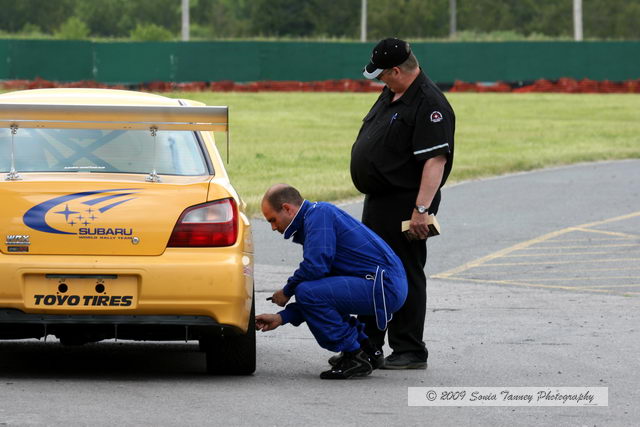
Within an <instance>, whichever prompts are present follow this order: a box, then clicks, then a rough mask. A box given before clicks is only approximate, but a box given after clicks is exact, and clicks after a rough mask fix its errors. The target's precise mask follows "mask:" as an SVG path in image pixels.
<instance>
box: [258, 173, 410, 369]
mask: <svg viewBox="0 0 640 427" xmlns="http://www.w3.org/2000/svg"><path fill="white" fill-rule="evenodd" d="M262 213H263V214H264V217H265V218H266V219H267V221H269V223H270V224H271V229H272V230H274V231H275V230H277V231H278V232H280V233H282V234H284V238H285V239H289V238H291V237H293V242H294V243H299V244H301V245H303V256H304V259H303V261H302V262H301V263H300V266H299V267H298V269H297V270H296V271H295V272H294V273H293V276H291V277H289V279H288V280H287V284H286V285H285V286H284V288H283V289H281V290H279V291H276V292H275V293H274V294H273V296H272V297H271V299H272V301H273V302H274V303H275V304H278V305H279V306H281V307H284V306H285V305H286V308H285V309H284V310H282V311H280V312H279V313H277V314H260V315H258V316H256V329H261V330H262V331H263V332H264V331H270V330H272V329H275V328H277V327H278V326H280V325H284V324H286V323H291V324H292V325H294V326H299V325H300V324H301V323H302V322H305V321H306V322H307V325H308V326H309V329H310V330H311V333H312V334H313V336H314V337H315V338H316V341H317V342H318V344H320V346H321V347H323V348H326V349H327V350H330V351H335V352H341V354H340V355H339V356H334V357H333V358H332V362H330V363H331V365H332V367H331V368H330V369H329V370H327V371H324V372H322V373H321V374H320V378H322V379H347V378H351V377H358V376H366V375H369V374H370V373H371V371H372V370H373V369H375V368H376V367H377V364H376V354H375V350H374V349H373V348H372V346H371V344H370V343H369V340H368V339H367V336H366V334H365V333H364V332H363V329H364V327H363V325H362V324H361V323H360V322H359V321H358V319H357V318H355V317H352V316H350V315H351V314H367V315H369V316H371V318H372V319H373V321H374V325H373V326H374V327H377V328H380V329H381V330H384V329H385V328H386V325H387V322H388V321H389V320H390V319H391V317H392V314H393V313H394V312H395V311H397V310H398V309H399V308H400V307H401V306H402V304H403V303H404V300H405V298H406V295H407V279H406V276H405V273H404V268H403V267H402V263H401V262H400V260H399V259H398V257H397V256H396V255H395V254H394V253H393V251H392V250H391V248H389V246H388V245H387V244H386V243H385V242H384V241H383V240H382V239H380V237H378V236H377V235H376V234H375V233H373V232H372V231H371V230H369V229H368V228H367V227H365V226H364V225H363V224H362V223H361V222H359V221H357V220H356V219H354V218H353V217H351V216H350V215H349V214H347V213H346V212H344V211H343V210H341V209H338V208H337V207H335V206H333V205H331V204H329V203H322V202H315V203H312V202H309V201H308V200H304V199H303V198H302V196H300V193H299V192H298V190H296V189H295V188H293V187H291V186H289V185H286V184H277V185H274V186H273V187H271V188H270V189H269V190H268V191H267V192H266V194H265V195H264V198H263V199H262ZM294 295H295V297H296V302H294V303H289V304H287V303H288V302H289V299H290V298H291V297H292V296H294ZM378 356H380V357H379V359H381V354H380V355H378Z"/></svg>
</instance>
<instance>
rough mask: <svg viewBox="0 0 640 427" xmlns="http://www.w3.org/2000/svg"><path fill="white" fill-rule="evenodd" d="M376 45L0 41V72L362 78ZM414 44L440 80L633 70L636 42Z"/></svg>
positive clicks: (119, 77) (55, 76) (59, 76)
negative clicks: (2, 59)
mask: <svg viewBox="0 0 640 427" xmlns="http://www.w3.org/2000/svg"><path fill="white" fill-rule="evenodd" d="M373 45H374V43H356V42H353V43H342V42H266V41H262V42H260V41H224V42H222V41H218V42H90V41H63V40H0V54H2V55H4V57H5V59H6V60H5V62H4V63H0V79H3V80H8V79H35V78H36V77H40V78H42V79H46V80H54V81H61V82H69V81H79V80H95V81H98V82H101V83H124V84H136V83H146V82H151V81H174V82H189V81H220V80H232V81H236V82H250V81H261V80H280V81H281V80H298V81H316V80H333V79H343V78H348V79H359V78H362V74H361V70H362V67H363V66H364V65H365V64H366V63H367V61H368V58H369V55H370V52H371V49H372V47H373ZM412 46H413V50H414V52H415V54H416V56H417V57H418V60H419V61H420V63H421V65H422V66H423V68H424V69H425V71H426V72H427V74H429V75H430V76H431V78H432V79H433V80H435V81H437V82H441V83H453V82H454V81H455V80H462V81H467V82H478V81H480V82H483V81H487V82H492V81H499V80H501V81H508V82H514V81H515V82H517V81H532V80H537V79H541V78H545V79H552V80H553V79H558V78H560V77H572V78H576V79H583V78H589V79H593V80H611V81H623V80H629V79H637V78H640V42H500V43H489V42H478V43H473V42H464V43H463V42H459V43H454V42H441V43H415V44H413V45H412Z"/></svg>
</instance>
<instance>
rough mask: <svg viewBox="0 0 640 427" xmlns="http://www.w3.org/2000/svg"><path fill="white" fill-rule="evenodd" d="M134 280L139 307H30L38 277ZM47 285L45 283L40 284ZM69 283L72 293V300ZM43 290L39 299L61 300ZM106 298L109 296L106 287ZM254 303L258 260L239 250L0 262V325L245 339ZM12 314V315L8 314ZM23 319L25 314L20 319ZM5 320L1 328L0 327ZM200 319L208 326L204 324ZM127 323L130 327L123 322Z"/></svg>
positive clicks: (3, 259) (29, 257) (175, 250)
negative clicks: (229, 331)
mask: <svg viewBox="0 0 640 427" xmlns="http://www.w3.org/2000/svg"><path fill="white" fill-rule="evenodd" d="M47 275H49V276H51V275H53V276H55V275H61V276H65V275H67V276H70V275H94V276H99V275H104V276H107V275H112V276H118V277H123V276H126V277H129V278H135V280H133V281H132V282H131V283H133V285H132V287H133V289H134V293H135V304H131V305H130V306H126V307H123V306H114V307H112V306H101V307H98V306H96V307H93V306H91V307H87V306H86V305H85V306H82V304H80V305H78V306H76V307H69V306H68V305H67V306H55V305H54V306H47V307H43V306H42V305H41V306H38V307H35V306H34V304H33V298H34V295H33V291H32V290H31V291H30V289H33V282H29V280H31V279H30V278H33V277H43V278H44V277H46V276H47ZM43 281H44V279H43ZM71 283H72V281H71V280H70V285H69V288H70V290H69V293H71V294H73V293H74V290H73V289H72V284H71ZM47 286H49V285H43V288H44V290H43V291H41V292H39V293H42V294H56V292H57V291H56V290H55V289H47ZM106 293H107V294H108V293H109V286H107V291H106ZM252 299H253V256H252V254H251V253H246V252H241V251H239V250H238V248H237V247H228V248H214V249H209V248H207V249H199V250H192V249H182V248H170V249H167V250H166V251H165V253H164V254H163V255H161V256H145V257H141V256H140V257H133V256H44V255H0V324H1V325H3V329H6V325H7V324H25V325H27V324H31V325H37V324H50V325H52V324H57V325H64V324H86V325H97V324H102V325H123V324H127V325H137V326H143V325H146V326H158V327H159V326H163V325H164V326H167V327H169V326H171V327H173V326H199V327H200V326H206V327H217V326H216V325H226V326H228V327H231V328H237V329H239V330H242V331H246V329H247V327H249V325H248V321H249V315H250V311H251V304H252ZM7 313H9V314H7ZM16 313H21V314H16ZM2 319H4V320H2ZM203 319H210V322H213V323H207V322H209V321H205V320H203ZM123 320H126V321H124V322H123Z"/></svg>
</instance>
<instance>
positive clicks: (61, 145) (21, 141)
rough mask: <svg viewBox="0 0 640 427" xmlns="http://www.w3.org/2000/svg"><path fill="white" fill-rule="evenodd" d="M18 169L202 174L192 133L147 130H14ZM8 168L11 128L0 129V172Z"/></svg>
mask: <svg viewBox="0 0 640 427" xmlns="http://www.w3.org/2000/svg"><path fill="white" fill-rule="evenodd" d="M13 145H14V156H15V169H16V171H18V172H112V173H140V174H147V173H150V172H151V171H152V170H153V169H154V167H155V170H156V172H157V173H158V174H164V175H207V174H209V171H208V168H207V163H206V159H205V158H204V154H203V152H202V149H201V146H200V144H199V142H198V139H197V138H196V135H195V133H194V132H191V131H158V132H157V134H156V136H155V138H154V137H153V136H152V135H151V132H149V131H146V130H94V129H24V128H23V129H18V131H17V133H16V134H15V136H14V141H13ZM10 169H11V130H10V129H0V170H1V171H3V172H8V171H9V170H10Z"/></svg>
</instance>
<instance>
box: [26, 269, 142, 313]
mask: <svg viewBox="0 0 640 427" xmlns="http://www.w3.org/2000/svg"><path fill="white" fill-rule="evenodd" d="M137 284H138V278H137V276H132V275H110V274H103V275H88V274H68V275H64V274H27V275H25V292H24V296H25V306H26V307H27V308H36V309H47V310H96V311H102V310H114V309H116V310H121V309H132V308H135V307H136V305H137V295H138V292H137V290H138V286H137Z"/></svg>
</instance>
